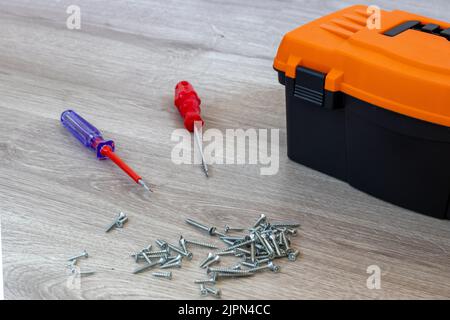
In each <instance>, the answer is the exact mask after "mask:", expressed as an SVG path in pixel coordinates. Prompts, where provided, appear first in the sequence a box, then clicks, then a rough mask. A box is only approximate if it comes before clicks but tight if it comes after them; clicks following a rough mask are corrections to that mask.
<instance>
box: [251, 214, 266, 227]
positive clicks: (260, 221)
mask: <svg viewBox="0 0 450 320" xmlns="http://www.w3.org/2000/svg"><path fill="white" fill-rule="evenodd" d="M266 220H267V218H266V215H265V214H263V213H261V216H260V217H259V218H258V220H256V222H255V224H254V225H253V228H256V227H258V226H259V225H260V224H261V223H263V222H264V221H266Z"/></svg>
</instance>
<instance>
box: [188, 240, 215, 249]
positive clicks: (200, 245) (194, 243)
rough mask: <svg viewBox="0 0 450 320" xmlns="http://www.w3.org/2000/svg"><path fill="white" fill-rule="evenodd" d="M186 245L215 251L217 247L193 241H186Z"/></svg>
mask: <svg viewBox="0 0 450 320" xmlns="http://www.w3.org/2000/svg"><path fill="white" fill-rule="evenodd" d="M186 243H188V244H193V245H196V246H199V247H205V248H211V249H217V246H215V245H213V244H212V243H207V242H200V241H193V240H186Z"/></svg>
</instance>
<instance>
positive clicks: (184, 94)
mask: <svg viewBox="0 0 450 320" xmlns="http://www.w3.org/2000/svg"><path fill="white" fill-rule="evenodd" d="M201 103H202V101H201V100H200V98H199V97H198V95H197V92H195V90H194V87H193V86H192V85H191V84H190V83H189V82H187V81H181V82H179V83H178V84H177V85H176V87H175V106H176V107H177V109H178V111H179V112H180V114H181V116H182V117H183V119H184V127H185V128H186V129H187V130H189V131H190V132H193V131H194V122H195V121H201V122H202V126H203V123H204V121H203V119H202V117H201V115H200V112H201V110H200V104H201Z"/></svg>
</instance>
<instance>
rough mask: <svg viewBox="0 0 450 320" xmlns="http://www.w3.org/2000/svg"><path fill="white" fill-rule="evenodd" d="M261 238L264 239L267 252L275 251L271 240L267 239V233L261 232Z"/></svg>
mask: <svg viewBox="0 0 450 320" xmlns="http://www.w3.org/2000/svg"><path fill="white" fill-rule="evenodd" d="M261 239H262V241H263V244H264V246H265V247H266V250H267V253H269V254H270V253H272V254H273V253H274V250H273V248H272V246H271V245H270V243H269V241H267V235H266V234H265V233H263V234H261Z"/></svg>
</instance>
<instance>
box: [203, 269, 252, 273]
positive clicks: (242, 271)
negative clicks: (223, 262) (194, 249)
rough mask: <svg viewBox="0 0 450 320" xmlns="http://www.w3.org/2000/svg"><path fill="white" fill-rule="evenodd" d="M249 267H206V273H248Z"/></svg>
mask: <svg viewBox="0 0 450 320" xmlns="http://www.w3.org/2000/svg"><path fill="white" fill-rule="evenodd" d="M250 270H251V269H249V270H235V269H228V268H207V269H206V273H208V274H209V273H213V272H217V273H233V274H235V273H236V274H241V273H249V272H250Z"/></svg>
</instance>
